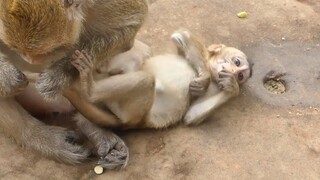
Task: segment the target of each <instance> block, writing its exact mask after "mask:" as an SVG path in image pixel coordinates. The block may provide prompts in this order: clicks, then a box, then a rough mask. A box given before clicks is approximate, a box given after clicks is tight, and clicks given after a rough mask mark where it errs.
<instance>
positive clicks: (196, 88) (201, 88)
mask: <svg viewBox="0 0 320 180" xmlns="http://www.w3.org/2000/svg"><path fill="white" fill-rule="evenodd" d="M209 84H210V75H206V74H204V75H201V76H198V77H195V78H194V79H193V80H192V81H191V82H190V85H189V91H190V94H191V96H193V97H199V96H202V95H203V94H204V93H205V92H206V91H207V89H208V87H209Z"/></svg>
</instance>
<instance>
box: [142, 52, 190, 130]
mask: <svg viewBox="0 0 320 180" xmlns="http://www.w3.org/2000/svg"><path fill="white" fill-rule="evenodd" d="M143 70H144V71H146V72H149V73H151V74H153V75H154V76H155V78H156V92H155V93H156V97H155V101H154V104H153V106H152V109H151V112H150V113H152V114H153V116H150V118H153V119H155V121H158V122H157V123H159V121H160V120H161V121H164V122H163V123H161V124H163V126H165V125H168V124H166V123H175V122H177V121H180V120H181V118H182V117H183V116H184V114H185V112H186V110H187V108H188V106H189V84H190V81H191V80H192V79H193V78H194V77H195V75H196V74H195V71H194V70H193V69H192V67H191V66H190V65H189V64H188V62H187V60H185V59H184V58H183V57H181V56H178V55H174V54H168V55H159V56H155V57H152V58H150V59H148V60H146V62H145V64H144V67H143ZM155 116H156V117H155ZM150 120H151V121H153V120H152V119H150Z"/></svg>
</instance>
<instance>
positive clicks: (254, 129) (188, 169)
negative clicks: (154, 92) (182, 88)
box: [0, 0, 320, 180]
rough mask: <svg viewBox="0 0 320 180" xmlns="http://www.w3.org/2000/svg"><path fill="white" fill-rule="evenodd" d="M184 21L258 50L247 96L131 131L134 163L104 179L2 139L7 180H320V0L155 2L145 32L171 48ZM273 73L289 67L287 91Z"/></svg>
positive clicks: (1, 175) (157, 46)
mask: <svg viewBox="0 0 320 180" xmlns="http://www.w3.org/2000/svg"><path fill="white" fill-rule="evenodd" d="M240 11H247V12H248V14H249V16H248V17H247V18H246V19H240V18H238V17H237V16H236V14H237V13H238V12H240ZM179 27H185V28H188V29H190V30H191V31H192V32H194V33H196V34H198V35H201V36H202V37H203V39H204V41H205V42H206V43H207V44H209V43H212V42H213V43H224V44H227V45H231V46H235V47H238V48H240V49H242V50H243V51H244V52H245V53H246V54H247V55H248V57H249V59H250V60H251V61H252V62H253V63H254V66H253V71H254V72H253V77H252V78H251V79H250V80H249V81H248V83H247V84H245V85H244V86H243V87H242V89H241V95H240V96H239V97H237V98H235V99H234V100H233V101H232V102H230V103H228V104H227V105H225V106H223V107H221V108H219V109H218V110H217V111H216V112H215V113H214V114H213V115H212V117H211V118H210V119H208V120H207V121H205V122H204V123H203V124H201V125H200V126H196V127H186V126H184V125H177V126H176V127H172V128H169V129H166V130H134V131H126V132H121V137H122V138H124V140H125V141H126V143H127V145H128V146H129V148H130V161H129V164H128V166H127V167H126V168H125V169H124V170H121V171H108V172H105V173H104V174H103V175H100V176H97V175H95V174H94V173H93V171H92V168H93V164H92V163H87V164H84V165H79V166H70V165H65V164H61V163H58V162H55V161H53V160H49V159H47V158H44V157H40V156H39V155H37V154H36V153H34V152H32V151H30V150H27V149H25V148H22V147H19V146H17V145H16V144H15V142H13V141H12V140H11V139H9V138H6V137H4V136H0V146H1V148H0V179H10V180H11V179H119V180H122V179H132V180H135V179H139V180H140V179H184V180H185V179H190V180H191V179H192V180H194V179H320V121H319V118H320V58H319V57H320V44H319V43H320V1H319V0H281V1H279V0H264V1H261V0H251V1H247V0H232V1H222V0H196V1H195V0H153V1H152V4H151V5H150V15H149V18H148V20H147V22H146V24H145V25H144V27H143V28H142V29H141V31H140V33H139V35H138V37H139V39H140V40H142V41H144V42H146V43H147V44H149V45H150V46H151V47H152V49H153V50H154V53H155V54H158V53H162V52H167V51H170V50H169V49H170V47H172V46H171V44H170V43H171V42H170V40H169V36H170V34H171V33H172V32H173V31H174V30H175V29H177V28H179ZM270 70H274V71H275V72H281V73H286V75H285V76H284V77H283V78H282V79H283V80H284V81H285V84H286V87H287V92H285V93H284V94H271V93H269V92H268V91H267V90H266V89H265V88H264V87H263V77H264V76H265V75H266V73H268V72H269V71H270Z"/></svg>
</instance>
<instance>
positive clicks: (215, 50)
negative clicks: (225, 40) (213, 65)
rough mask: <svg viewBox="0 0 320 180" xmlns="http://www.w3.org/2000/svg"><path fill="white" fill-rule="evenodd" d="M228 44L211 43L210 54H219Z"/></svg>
mask: <svg viewBox="0 0 320 180" xmlns="http://www.w3.org/2000/svg"><path fill="white" fill-rule="evenodd" d="M225 47H226V46H225V45H224V44H211V45H210V46H209V47H208V48H207V50H208V52H209V54H210V56H213V55H216V54H219V53H220V52H221V50H222V49H223V48H225Z"/></svg>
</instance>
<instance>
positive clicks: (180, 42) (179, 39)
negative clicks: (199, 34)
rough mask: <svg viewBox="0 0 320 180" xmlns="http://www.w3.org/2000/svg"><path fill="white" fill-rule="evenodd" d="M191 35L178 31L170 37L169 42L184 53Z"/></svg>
mask: <svg viewBox="0 0 320 180" xmlns="http://www.w3.org/2000/svg"><path fill="white" fill-rule="evenodd" d="M190 37H191V34H190V32H189V31H187V30H180V31H177V32H175V33H173V34H172V35H171V40H172V41H173V43H174V44H175V45H176V46H177V48H178V49H180V50H182V51H184V50H185V49H186V48H187V47H188V41H189V39H190Z"/></svg>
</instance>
